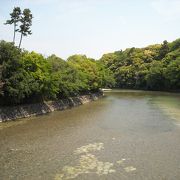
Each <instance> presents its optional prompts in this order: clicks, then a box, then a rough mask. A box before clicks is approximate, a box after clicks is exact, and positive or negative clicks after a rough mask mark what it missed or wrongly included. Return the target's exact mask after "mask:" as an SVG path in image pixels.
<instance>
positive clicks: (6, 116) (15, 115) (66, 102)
mask: <svg viewBox="0 0 180 180" xmlns="http://www.w3.org/2000/svg"><path fill="white" fill-rule="evenodd" d="M102 96H103V93H102V92H98V93H91V94H88V95H82V96H77V97H71V98H67V99H62V100H57V101H48V102H43V103H36V104H26V105H19V106H11V107H0V122H4V121H10V120H15V119H21V118H28V117H32V116H38V115H42V114H47V113H50V112H53V111H58V110H65V109H69V108H72V107H75V106H79V105H82V104H85V103H88V102H91V101H94V100H97V99H98V98H99V97H102Z"/></svg>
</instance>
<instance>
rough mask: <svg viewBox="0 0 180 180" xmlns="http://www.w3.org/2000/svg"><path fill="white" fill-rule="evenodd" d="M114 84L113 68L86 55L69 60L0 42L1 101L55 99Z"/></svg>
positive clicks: (13, 102)
mask: <svg viewBox="0 0 180 180" xmlns="http://www.w3.org/2000/svg"><path fill="white" fill-rule="evenodd" d="M114 84H115V81H114V78H113V75H112V73H111V71H110V70H108V69H106V68H105V67H104V66H103V65H102V64H100V63H99V62H98V61H95V60H93V59H89V58H87V57H86V56H83V55H74V56H71V57H69V58H68V60H67V61H64V60H63V59H61V58H59V57H57V56H55V55H51V56H49V57H48V58H45V57H43V56H42V55H41V54H38V53H35V52H27V51H22V50H21V49H19V48H17V47H16V46H14V44H13V43H8V42H5V41H1V42H0V100H1V104H18V103H27V102H37V101H43V100H53V99H57V98H62V97H67V96H74V95H77V94H82V93H85V92H86V93H87V92H89V91H97V90H98V89H99V88H100V87H112V86H114Z"/></svg>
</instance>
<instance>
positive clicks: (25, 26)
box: [18, 9, 33, 48]
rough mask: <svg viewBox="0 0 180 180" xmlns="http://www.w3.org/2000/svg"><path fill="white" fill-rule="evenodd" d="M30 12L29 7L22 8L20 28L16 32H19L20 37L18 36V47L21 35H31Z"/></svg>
mask: <svg viewBox="0 0 180 180" xmlns="http://www.w3.org/2000/svg"><path fill="white" fill-rule="evenodd" d="M32 18H33V16H32V13H31V11H30V10H29V9H24V10H23V13H22V16H21V18H20V22H21V25H20V29H19V30H18V32H20V33H21V37H20V42H19V48H20V47H21V43H22V37H23V36H27V35H31V34H32V32H31V29H30V27H31V25H32Z"/></svg>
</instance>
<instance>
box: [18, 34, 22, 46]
mask: <svg viewBox="0 0 180 180" xmlns="http://www.w3.org/2000/svg"><path fill="white" fill-rule="evenodd" d="M22 36H23V34H22V33H21V39H20V42H19V48H20V47H21V43H22Z"/></svg>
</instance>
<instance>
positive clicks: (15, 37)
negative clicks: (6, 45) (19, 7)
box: [13, 23, 16, 43]
mask: <svg viewBox="0 0 180 180" xmlns="http://www.w3.org/2000/svg"><path fill="white" fill-rule="evenodd" d="M15 38H16V23H14V36H13V43H15Z"/></svg>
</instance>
